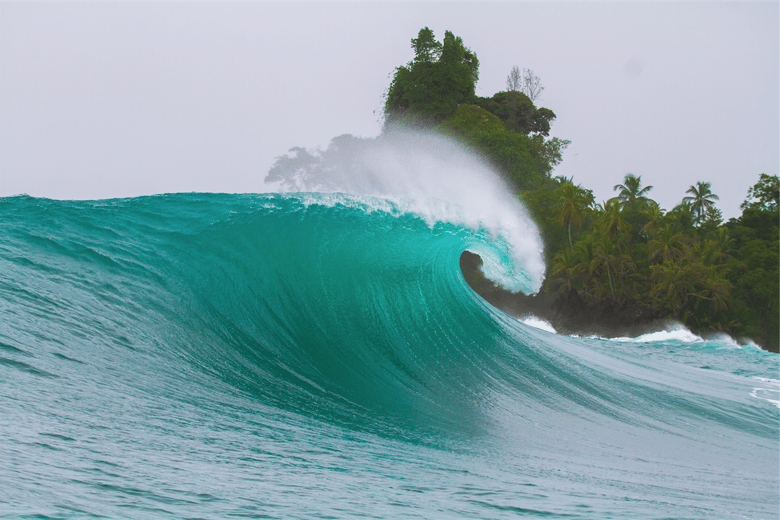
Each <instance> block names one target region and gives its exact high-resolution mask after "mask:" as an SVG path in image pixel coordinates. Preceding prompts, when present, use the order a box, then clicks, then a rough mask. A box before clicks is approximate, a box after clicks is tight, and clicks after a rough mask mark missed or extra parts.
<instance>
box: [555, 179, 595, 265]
mask: <svg viewBox="0 0 780 520" xmlns="http://www.w3.org/2000/svg"><path fill="white" fill-rule="evenodd" d="M555 191H556V193H557V195H558V214H557V215H556V216H555V221H556V222H558V223H560V224H563V225H564V226H566V227H567V228H568V230H569V248H570V249H572V250H573V249H574V245H573V244H572V241H571V225H572V223H574V224H576V225H577V226H579V225H581V224H582V220H583V218H584V217H585V213H584V212H585V210H586V209H587V208H588V207H589V206H590V205H591V204H592V202H593V195H592V194H590V193H589V192H588V190H584V189H583V188H582V187H580V186H575V185H574V184H572V183H571V182H569V181H567V182H564V183H563V184H561V186H560V187H559V188H558V189H557V190H555Z"/></svg>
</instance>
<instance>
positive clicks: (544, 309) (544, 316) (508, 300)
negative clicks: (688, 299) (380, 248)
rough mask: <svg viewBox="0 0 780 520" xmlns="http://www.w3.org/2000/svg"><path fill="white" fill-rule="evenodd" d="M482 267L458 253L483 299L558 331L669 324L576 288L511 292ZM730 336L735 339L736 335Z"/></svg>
mask: <svg viewBox="0 0 780 520" xmlns="http://www.w3.org/2000/svg"><path fill="white" fill-rule="evenodd" d="M481 267H482V258H481V257H480V256H479V255H477V254H475V253H472V252H470V251H464V252H463V254H461V257H460V268H461V271H462V273H463V277H464V279H465V280H466V283H467V284H468V285H469V287H471V289H472V290H473V291H474V292H476V293H477V294H478V295H479V296H480V297H481V298H482V299H484V300H485V301H486V302H488V303H489V304H491V305H492V306H493V307H495V308H497V309H499V310H501V311H503V312H505V313H506V314H508V315H510V316H512V317H514V318H517V319H523V318H528V317H529V316H534V317H536V318H539V319H541V320H544V321H546V322H547V323H549V324H550V325H551V326H552V327H553V328H554V329H555V330H556V331H557V333H558V334H565V335H578V336H590V335H596V336H599V337H603V338H606V339H612V338H621V337H629V338H636V337H638V336H642V335H643V334H648V333H652V332H658V331H660V330H666V329H668V328H669V325H670V323H671V320H669V319H668V318H663V317H659V316H658V312H657V311H656V310H655V309H652V308H650V307H640V306H638V305H632V304H631V302H626V303H625V304H622V305H621V304H618V303H616V302H611V301H608V300H603V301H602V302H600V303H598V304H595V305H588V304H587V303H586V302H584V301H583V300H582V299H581V298H580V297H579V295H578V294H577V293H576V292H575V291H564V292H562V293H560V294H559V295H557V296H555V297H554V298H550V297H548V296H547V295H545V294H544V292H543V291H540V292H539V293H537V294H535V295H532V296H528V295H525V294H522V293H512V292H510V291H507V290H506V289H504V288H503V287H501V286H500V285H497V284H496V283H495V282H493V281H492V280H489V279H488V278H486V277H485V275H484V274H483V273H482V270H481ZM675 323H676V322H675ZM683 326H685V325H683ZM686 328H687V327H686ZM691 332H693V333H694V334H697V335H698V336H701V337H702V338H704V339H707V338H708V337H714V336H718V335H722V334H727V335H728V336H729V337H732V335H731V334H730V333H729V332H728V331H721V330H693V329H691ZM733 339H735V340H737V338H733ZM740 339H749V340H750V341H751V342H752V343H754V344H755V345H757V346H759V347H760V348H761V349H762V350H765V351H767V352H773V353H778V351H776V350H772V349H770V348H767V347H766V346H765V345H762V344H761V343H760V342H759V341H757V340H756V339H755V338H740Z"/></svg>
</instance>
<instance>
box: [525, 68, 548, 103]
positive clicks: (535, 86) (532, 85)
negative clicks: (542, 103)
mask: <svg viewBox="0 0 780 520" xmlns="http://www.w3.org/2000/svg"><path fill="white" fill-rule="evenodd" d="M521 90H522V91H523V94H525V95H526V96H528V98H529V99H530V100H531V103H535V102H536V100H537V99H539V96H541V95H542V91H543V90H544V87H543V86H542V80H541V79H540V78H539V76H537V75H536V74H534V71H532V70H531V69H523V80H522V88H521Z"/></svg>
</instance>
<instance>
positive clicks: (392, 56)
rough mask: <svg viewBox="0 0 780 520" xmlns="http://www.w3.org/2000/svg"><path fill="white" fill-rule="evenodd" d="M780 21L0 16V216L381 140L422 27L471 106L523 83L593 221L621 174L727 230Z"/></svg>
mask: <svg viewBox="0 0 780 520" xmlns="http://www.w3.org/2000/svg"><path fill="white" fill-rule="evenodd" d="M778 16H779V14H778V3H777V2H769V3H752V2H743V3H723V2H719V3H628V2H624V3H522V2H518V3H456V4H448V3H361V2H357V3H338V4H335V3H230V4H226V3H134V2H123V3H109V4H103V3H97V2H89V3H60V4H43V3H0V196H3V195H14V194H19V193H27V194H30V195H33V196H41V197H51V198H60V199H72V198H80V199H83V198H107V197H124V196H136V195H143V194H153V193H164V192H174V191H219V192H259V191H267V190H268V186H267V185H265V184H264V183H263V178H264V177H265V174H266V173H267V171H268V168H269V167H270V166H271V164H272V163H273V161H274V159H275V157H276V156H278V155H281V154H283V153H285V152H286V151H287V150H288V149H289V148H291V147H293V146H304V147H308V148H314V147H317V146H320V147H325V146H326V145H327V143H328V142H329V140H330V139H331V138H332V137H335V136H337V135H340V134H344V133H351V134H354V135H357V136H365V137H370V136H375V135H377V134H378V133H379V131H380V126H381V123H380V113H381V107H382V93H383V92H384V90H385V89H386V88H387V85H388V84H389V81H390V77H389V76H390V74H391V73H392V72H393V69H394V68H395V67H396V66H398V65H402V64H404V63H406V62H407V61H409V60H410V59H411V58H412V57H413V53H412V50H411V48H410V43H409V40H410V39H411V38H413V37H415V36H416V34H417V31H418V30H419V29H420V28H421V27H423V26H429V27H430V28H431V29H433V30H434V31H435V33H436V35H437V37H438V38H439V39H441V38H442V37H443V35H444V31H445V30H451V31H452V32H453V33H455V34H456V35H457V36H461V37H462V38H463V40H464V42H465V44H466V45H467V46H468V47H470V48H471V49H472V50H473V51H475V52H476V53H477V55H478V57H479V60H480V81H479V83H478V85H477V93H478V94H479V95H482V96H490V95H493V94H494V93H495V92H497V91H499V90H503V89H504V87H505V81H506V76H507V74H508V73H509V71H510V70H511V68H512V66H513V65H517V66H518V67H520V68H521V69H522V68H530V69H533V70H534V72H535V73H536V74H537V75H538V76H540V77H541V79H542V83H543V85H544V86H545V90H544V92H543V94H542V99H541V102H540V103H538V104H540V105H542V106H546V107H548V108H550V109H552V110H553V111H554V112H555V113H556V114H557V116H558V119H557V120H556V121H555V122H554V124H553V129H552V132H551V135H555V136H558V137H561V138H564V139H569V140H571V141H572V144H571V146H570V147H569V149H568V151H567V152H566V153H565V155H564V162H563V164H561V165H560V166H559V167H558V168H557V170H556V172H555V174H558V175H565V176H572V175H573V176H574V180H575V182H578V183H581V184H583V185H584V186H585V187H587V188H591V189H593V190H594V191H595V194H596V198H597V200H598V201H602V200H605V199H607V198H609V197H612V196H614V194H615V192H614V191H613V190H612V186H613V185H615V184H618V183H620V182H622V179H623V176H624V175H625V174H626V173H628V172H631V173H634V174H635V175H641V176H642V181H643V183H644V184H650V185H653V186H654V189H653V190H652V192H651V193H650V195H651V196H652V197H653V198H655V199H656V200H657V201H658V202H659V203H660V204H661V205H662V206H663V207H664V208H666V209H671V208H672V207H673V206H674V205H675V204H677V203H679V201H680V199H681V198H682V197H683V196H684V195H685V190H686V189H687V188H688V187H689V186H690V185H692V184H694V183H695V182H696V181H700V180H703V181H710V182H712V189H713V191H714V192H715V193H716V194H718V195H719V196H720V203H719V204H718V207H719V208H720V209H721V210H722V211H723V213H724V216H725V217H726V218H729V217H734V216H738V215H739V214H740V210H739V204H740V203H741V202H742V200H744V198H745V196H746V193H747V189H748V187H750V186H751V185H753V184H754V183H755V182H756V181H757V180H758V176H759V174H760V173H762V172H764V173H768V174H778V154H779V152H778V141H779V140H780V137H779V135H778V133H779V130H778V127H779V123H778V120H779V113H780V107H779V106H778V98H779V97H780V94H779V93H778V92H779V87H778V68H779V64H780V55H779V52H778V48H779V43H778V26H779V25H780V23H779V18H778Z"/></svg>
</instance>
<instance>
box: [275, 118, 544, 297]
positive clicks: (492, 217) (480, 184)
mask: <svg viewBox="0 0 780 520" xmlns="http://www.w3.org/2000/svg"><path fill="white" fill-rule="evenodd" d="M265 181H266V183H269V184H273V185H275V187H276V189H277V190H278V191H280V192H324V193H332V192H338V193H347V194H351V195H358V196H368V197H375V198H382V199H388V200H391V201H393V203H394V204H395V205H397V206H398V207H399V208H400V209H402V210H403V211H408V212H412V213H415V214H417V215H419V216H421V217H422V218H424V219H425V220H426V221H427V222H428V223H429V224H430V225H433V224H435V222H439V221H441V222H451V223H454V224H459V225H464V226H467V227H469V228H471V229H475V230H478V229H484V230H487V231H489V232H490V233H491V235H492V236H493V237H494V238H495V239H497V240H498V239H500V240H501V241H503V242H505V243H507V244H508V245H509V249H510V251H509V254H510V256H511V257H512V259H513V262H514V263H516V264H517V266H518V268H519V270H520V271H522V274H523V278H527V280H528V281H529V282H530V285H531V287H532V288H533V291H537V290H538V289H539V287H540V286H541V283H542V280H543V278H544V271H545V266H544V261H543V256H542V251H543V246H542V241H541V239H540V236H539V232H538V230H537V228H536V226H535V224H534V223H533V221H532V220H531V218H530V216H529V215H528V213H527V211H526V210H525V208H524V207H523V206H522V204H521V203H520V201H519V200H518V199H517V198H516V197H515V196H514V195H513V194H512V192H511V190H510V189H509V188H508V186H507V185H506V184H505V182H504V181H503V180H502V179H501V177H500V175H499V174H498V173H497V172H496V171H495V170H494V169H493V168H492V167H491V166H490V164H489V163H488V162H487V161H486V160H484V159H483V158H481V157H480V156H479V155H477V154H476V153H475V152H474V151H472V150H470V149H469V148H467V147H466V146H464V145H462V144H460V143H458V142H456V141H455V140H453V139H450V138H447V137H444V136H441V135H435V134H430V133H424V132H420V131H413V130H401V129H396V130H394V131H391V132H388V133H385V134H383V135H381V136H379V137H376V138H357V137H354V136H351V135H342V136H339V137H336V138H334V139H333V140H332V141H331V142H330V144H329V145H328V147H327V149H325V150H319V149H318V150H314V151H309V150H306V149H304V148H300V147H296V148H292V149H290V151H289V153H288V154H287V155H284V156H281V157H279V158H277V161H276V163H275V164H274V166H273V167H272V168H271V169H270V171H269V172H268V176H267V177H266V179H265ZM478 252H479V253H481V254H482V255H483V256H484V257H485V258H484V260H485V264H484V267H483V270H484V272H485V275H486V276H488V277H489V278H491V279H493V280H495V281H502V282H505V281H506V269H505V267H506V266H502V265H501V261H500V260H499V259H498V258H496V257H491V254H490V251H478ZM511 285H512V284H510V286H509V287H507V288H509V289H512V287H511ZM523 285H525V284H523Z"/></svg>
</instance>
